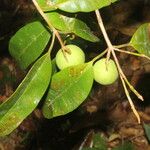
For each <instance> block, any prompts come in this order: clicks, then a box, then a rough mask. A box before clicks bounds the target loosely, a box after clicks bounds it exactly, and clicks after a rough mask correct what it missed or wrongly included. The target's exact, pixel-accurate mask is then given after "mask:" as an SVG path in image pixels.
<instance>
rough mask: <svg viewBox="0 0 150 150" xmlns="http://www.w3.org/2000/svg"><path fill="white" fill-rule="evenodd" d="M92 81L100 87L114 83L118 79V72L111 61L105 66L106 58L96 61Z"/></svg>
mask: <svg viewBox="0 0 150 150" xmlns="http://www.w3.org/2000/svg"><path fill="white" fill-rule="evenodd" d="M93 70H94V79H95V81H96V82H98V83H100V84H102V85H109V84H112V83H114V82H115V81H116V79H117V78H118V70H117V67H116V64H115V62H114V61H113V60H111V59H110V60H108V63H107V66H106V58H102V59H100V60H99V61H97V62H96V63H95V64H94V66H93Z"/></svg>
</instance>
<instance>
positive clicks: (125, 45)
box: [113, 43, 130, 48]
mask: <svg viewBox="0 0 150 150" xmlns="http://www.w3.org/2000/svg"><path fill="white" fill-rule="evenodd" d="M128 46H130V44H129V43H125V44H121V45H113V47H115V48H123V47H128Z"/></svg>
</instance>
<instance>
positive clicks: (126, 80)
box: [112, 50, 144, 101]
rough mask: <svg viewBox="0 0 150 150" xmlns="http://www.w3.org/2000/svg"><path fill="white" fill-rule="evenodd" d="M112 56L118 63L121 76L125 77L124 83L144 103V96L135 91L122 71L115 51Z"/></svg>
mask: <svg viewBox="0 0 150 150" xmlns="http://www.w3.org/2000/svg"><path fill="white" fill-rule="evenodd" d="M112 55H113V57H114V60H115V62H116V65H117V68H118V71H119V73H120V75H121V76H122V77H123V79H124V81H125V82H126V83H127V85H128V86H129V88H130V89H131V91H132V92H133V93H134V94H135V95H136V96H137V97H138V98H139V99H140V100H142V101H143V100H144V99H143V97H142V95H140V94H139V93H138V91H136V90H135V89H134V87H133V86H132V85H131V84H130V82H129V81H128V79H127V78H126V76H125V74H124V73H123V71H122V69H121V67H120V64H119V61H118V59H117V57H116V54H115V52H114V50H112Z"/></svg>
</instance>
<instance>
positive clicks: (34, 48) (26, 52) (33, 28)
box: [9, 21, 51, 69]
mask: <svg viewBox="0 0 150 150" xmlns="http://www.w3.org/2000/svg"><path fill="white" fill-rule="evenodd" d="M50 37H51V35H50V33H49V32H48V31H47V30H46V28H45V27H44V26H43V25H42V24H41V23H40V22H39V21H35V22H32V23H29V24H27V25H25V26H24V27H22V28H21V29H20V30H18V31H17V32H16V34H15V35H14V36H13V37H12V38H11V40H10V42H9V52H10V54H11V55H12V56H13V57H14V58H15V59H16V60H17V62H18V63H19V65H20V67H21V68H22V69H26V68H27V67H28V66H29V65H30V64H31V63H32V62H34V61H35V60H36V59H37V58H38V57H39V56H40V55H41V53H42V52H43V50H44V48H45V47H46V45H47V43H48V41H49V39H50Z"/></svg>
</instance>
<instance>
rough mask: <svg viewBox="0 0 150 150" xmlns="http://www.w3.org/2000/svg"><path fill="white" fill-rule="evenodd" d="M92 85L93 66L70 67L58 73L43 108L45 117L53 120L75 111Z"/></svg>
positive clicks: (53, 78) (54, 77) (53, 79)
mask: <svg viewBox="0 0 150 150" xmlns="http://www.w3.org/2000/svg"><path fill="white" fill-rule="evenodd" d="M92 84H93V68H92V65H91V64H83V65H78V66H73V67H69V68H66V69H64V70H62V71H60V72H59V73H56V74H55V75H54V76H53V77H52V81H51V86H50V90H49V92H48V96H47V98H46V101H45V104H44V106H43V114H44V116H45V117H46V118H52V117H56V116H60V115H65V114H67V113H69V112H71V111H73V110H74V109H76V108H77V107H78V106H79V105H80V104H81V103H82V102H83V101H84V100H85V98H86V97H87V96H88V94H89V92H90V90H91V87H92Z"/></svg>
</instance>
